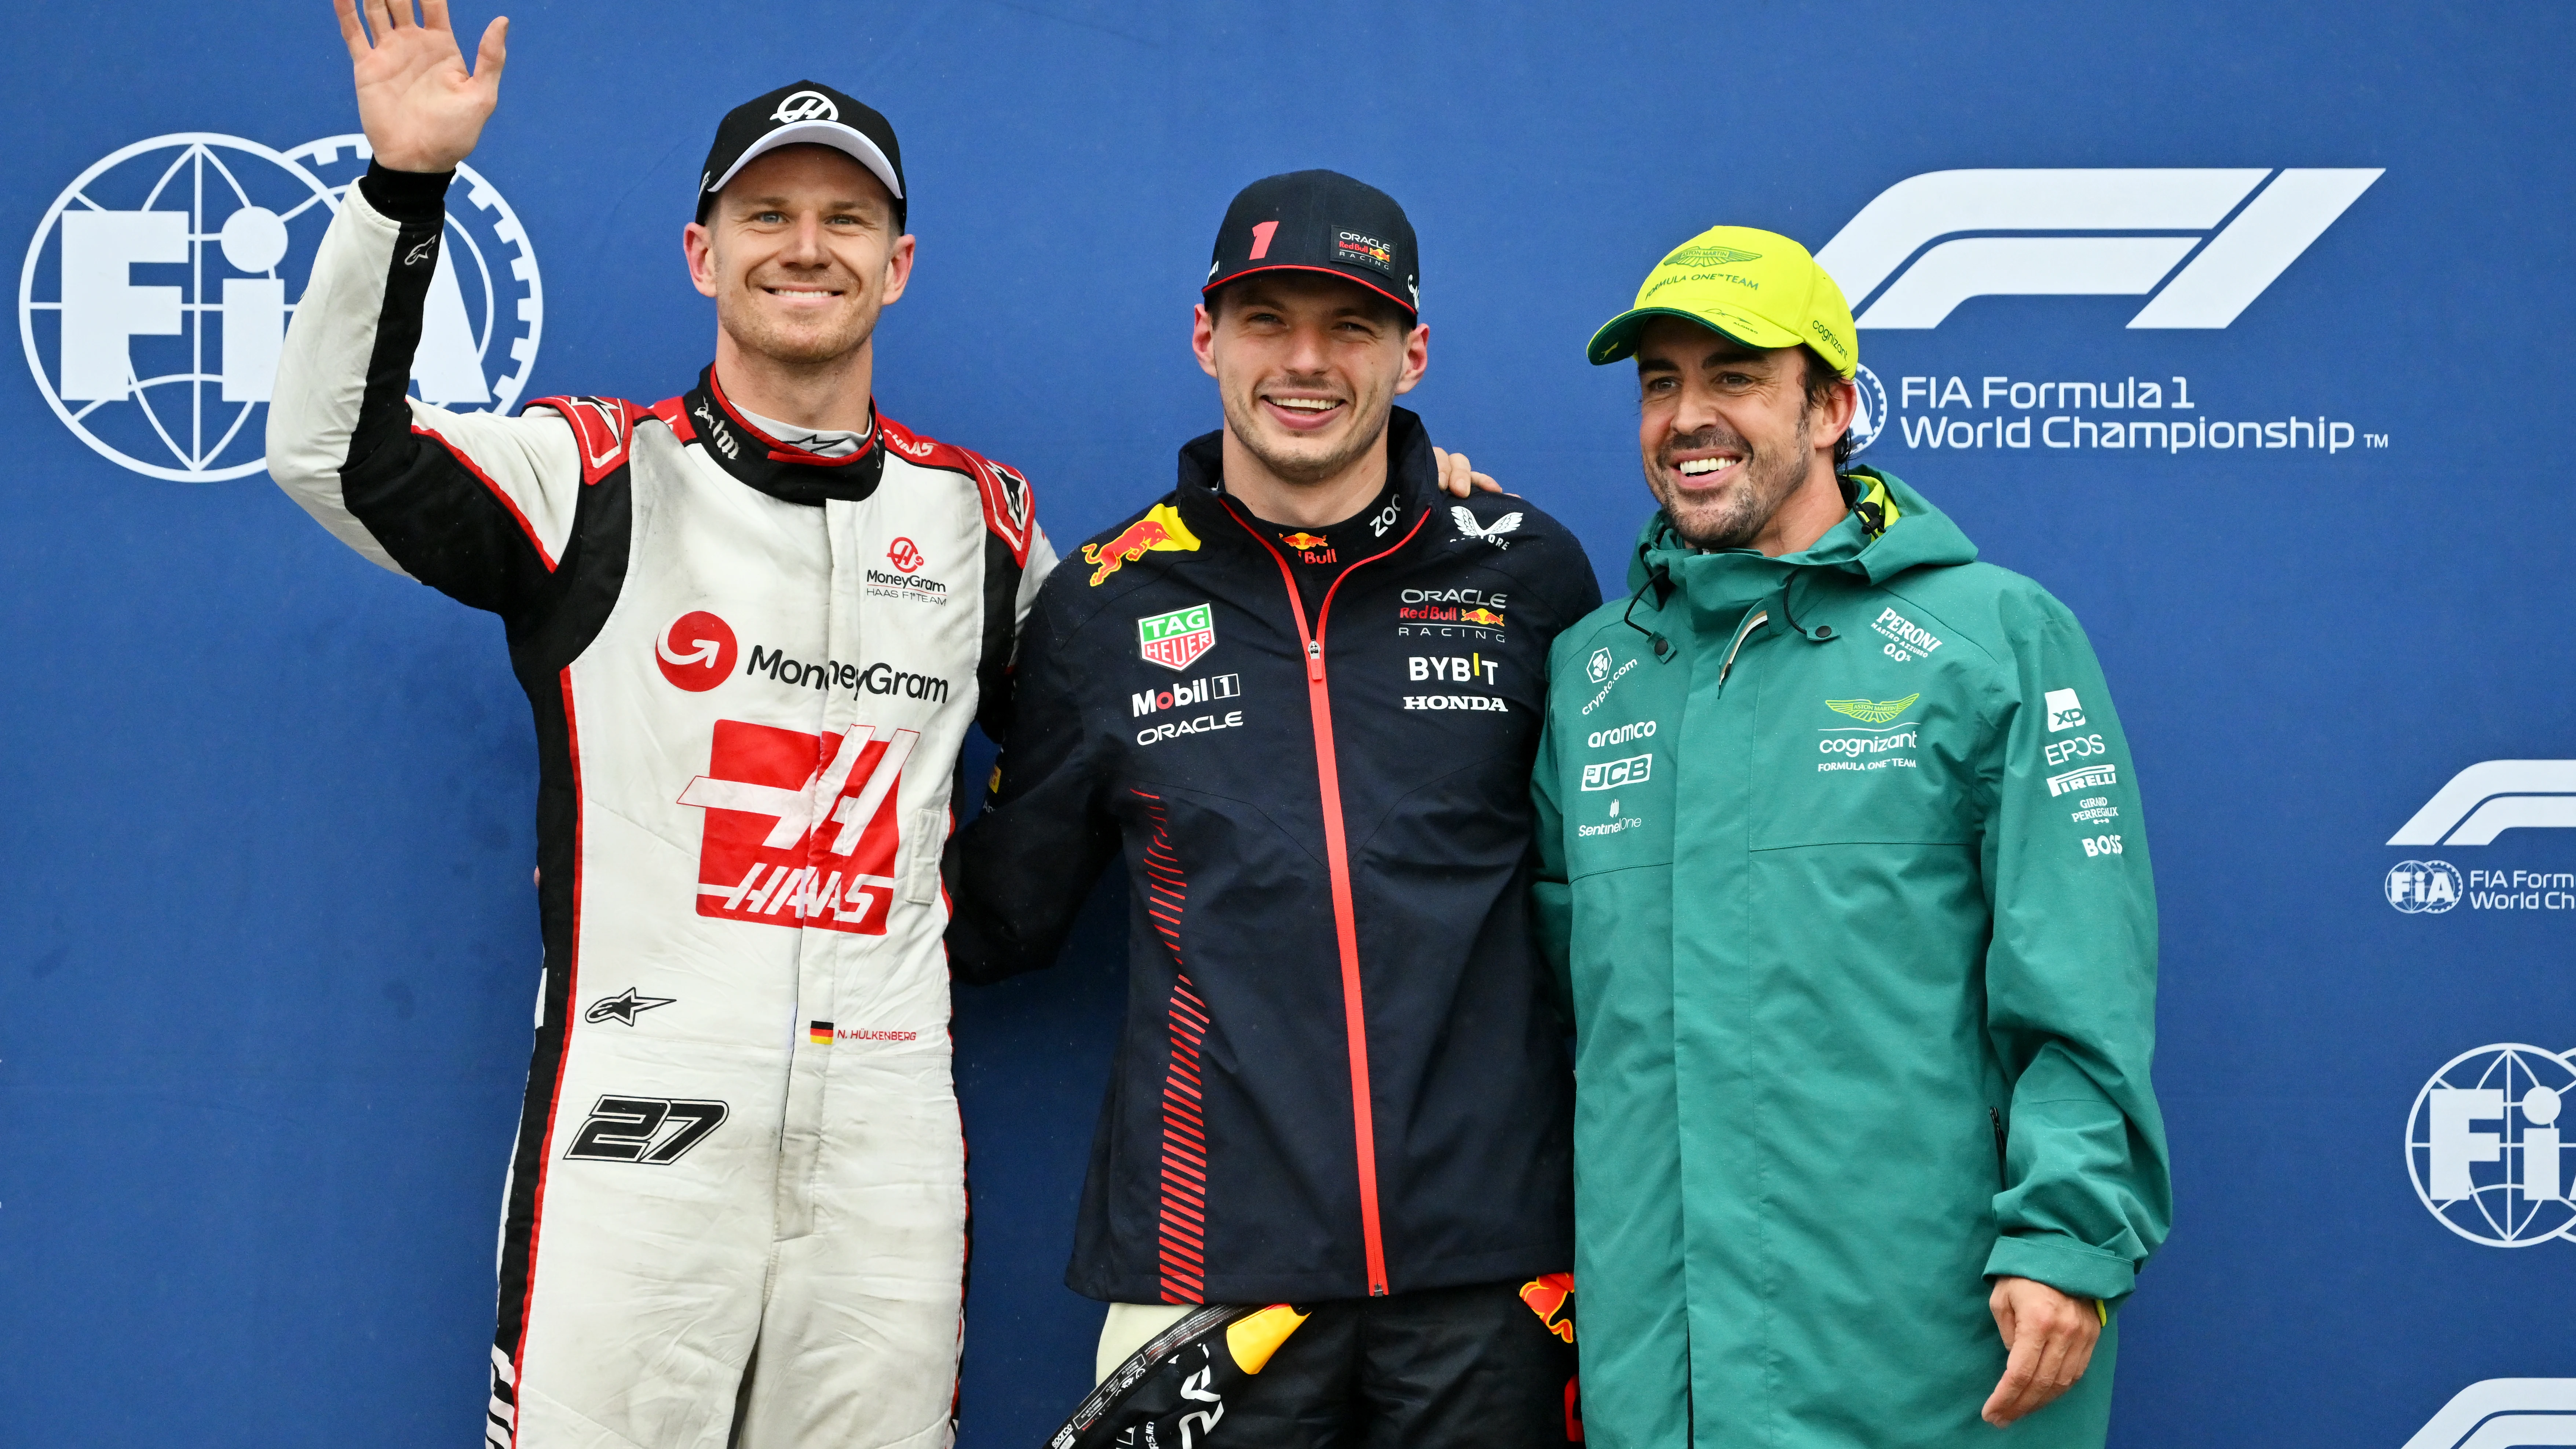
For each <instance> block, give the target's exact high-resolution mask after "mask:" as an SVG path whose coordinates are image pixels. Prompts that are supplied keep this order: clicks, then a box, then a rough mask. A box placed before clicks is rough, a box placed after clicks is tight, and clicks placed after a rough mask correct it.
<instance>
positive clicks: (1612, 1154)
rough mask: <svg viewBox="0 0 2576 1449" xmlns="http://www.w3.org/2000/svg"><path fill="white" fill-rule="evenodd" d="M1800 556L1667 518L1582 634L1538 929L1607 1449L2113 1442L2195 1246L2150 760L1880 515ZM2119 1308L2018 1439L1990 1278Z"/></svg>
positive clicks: (1571, 657) (2047, 645)
mask: <svg viewBox="0 0 2576 1449" xmlns="http://www.w3.org/2000/svg"><path fill="white" fill-rule="evenodd" d="M1845 487H1846V491H1847V493H1848V494H1849V495H1851V496H1853V497H1854V501H1855V503H1856V505H1857V506H1856V507H1855V509H1854V511H1853V513H1852V514H1851V515H1850V516H1849V517H1846V518H1845V519H1844V520H1843V521H1842V522H1841V523H1839V524H1837V525H1836V526H1835V527H1834V528H1833V529H1832V530H1831V531H1830V532H1828V533H1826V535H1825V536H1824V537H1823V538H1822V539H1820V540H1818V541H1817V543H1816V545H1815V547H1813V548H1811V549H1809V550H1807V551H1806V552H1804V553H1799V554H1792V555H1789V556H1787V557H1784V558H1778V559H1769V558H1764V557H1762V556H1761V555H1760V554H1757V553H1751V552H1743V551H1735V552H1721V553H1707V554H1703V553H1698V552H1695V551H1693V550H1692V549H1691V548H1690V547H1689V546H1688V545H1686V544H1684V543H1682V541H1681V540H1680V539H1679V538H1678V537H1677V536H1675V535H1674V534H1673V533H1672V531H1671V529H1670V527H1669V525H1668V524H1667V523H1666V521H1665V519H1664V516H1663V515H1662V514H1660V513H1658V514H1657V515H1656V516H1655V518H1654V519H1653V520H1652V521H1651V522H1649V523H1648V524H1647V526H1646V530H1645V533H1644V536H1643V538H1642V539H1641V541H1640V542H1639V545H1638V551H1637V561H1636V564H1635V566H1634V567H1633V568H1632V569H1631V571H1630V585H1631V587H1632V588H1633V589H1635V590H1636V591H1637V592H1636V595H1635V597H1634V598H1633V599H1632V600H1622V601H1619V602H1615V603H1611V604H1605V605H1604V606H1602V608H1601V609H1600V610H1599V611H1598V612H1596V613H1594V614H1592V615H1590V616H1588V617H1587V618H1585V619H1584V620H1583V621H1582V622H1581V623H1579V624H1578V625H1576V626H1575V627H1574V628H1571V629H1568V630H1567V631H1566V632H1565V633H1563V634H1562V635H1560V636H1558V638H1557V641H1556V646H1555V650H1554V653H1553V655H1552V657H1551V661H1550V676H1551V683H1550V685H1549V696H1548V721H1547V729H1546V733H1545V735H1544V736H1543V738H1542V741H1541V744H1540V747H1539V755H1538V766H1537V775H1536V794H1537V798H1538V807H1539V828H1538V839H1539V842H1540V844H1539V855H1540V866H1539V871H1538V877H1539V879H1538V884H1537V886H1536V898H1537V904H1538V915H1539V922H1540V932H1541V935H1542V937H1543V939H1544V941H1545V944H1546V948H1547V950H1548V951H1549V953H1550V955H1551V957H1552V958H1553V959H1554V960H1555V961H1556V962H1558V963H1561V965H1562V967H1563V968H1564V971H1565V974H1564V976H1563V977H1562V978H1561V979H1562V980H1563V981H1564V982H1565V984H1566V986H1567V987H1568V989H1569V990H1570V992H1571V996H1572V1006H1573V1014H1574V1021H1575V1032H1576V1048H1575V1050H1576V1082H1577V1086H1576V1109H1575V1110H1576V1116H1575V1222H1576V1235H1577V1247H1576V1261H1575V1281H1576V1283H1577V1284H1579V1285H1580V1289H1581V1292H1582V1295H1583V1326H1582V1330H1581V1347H1582V1352H1583V1364H1582V1368H1583V1401H1584V1408H1585V1428H1586V1431H1587V1434H1588V1442H1589V1443H1590V1444H1591V1445H1592V1446H1593V1449H1679V1446H1684V1445H1698V1446H1725V1449H1734V1446H1739V1445H1741V1446H1748V1449H1749V1446H1756V1445H1758V1446H1763V1449H1810V1446H1817V1449H1821V1446H1828V1445H1830V1446H1849V1449H1898V1446H1915V1445H1925V1446H1931V1445H1939V1446H1950V1445H1958V1446H1968V1445H1976V1446H1992V1445H1995V1444H1998V1443H2006V1444H2017V1445H2022V1446H2038V1445H2047V1446H2060V1445H2066V1446H2072V1445H2086V1446H2099V1445H2100V1444H2101V1443H2102V1442H2103V1437H2104V1434H2105V1433H2106V1431H2107V1426H2108V1416H2109V1409H2110V1398H2111V1376H2112V1367H2113V1362H2114V1360H2115V1359H2116V1357H2117V1350H2118V1328H2117V1324H2118V1316H2117V1308H2118V1305H2119V1302H2120V1300H2121V1299H2123V1298H2124V1297H2125V1296H2126V1295H2127V1294H2128V1293H2129V1291H2130V1289H2131V1287H2132V1286H2133V1283H2134V1278H2135V1275H2136V1273H2137V1270H2138V1267H2139V1265H2140V1264H2141V1263H2143V1262H2145V1260H2146V1257H2147V1255H2148V1254H2149V1253H2151V1252H2153V1251H2154V1250H2155V1248H2156V1245H2157V1244H2158V1243H2159V1242H2160V1241H2162V1240H2163V1238H2164V1236H2165V1230H2166V1227H2167V1225H2168V1223H2169V1222H2170V1221H2171V1217H2172V1193H2171V1186H2170V1182H2169V1180H2168V1176H2167V1163H2166V1156H2165V1137H2164V1126H2163V1121H2162V1118H2161V1116H2160V1114H2159V1113H2158V1111H2157V1108H2156V1100H2155V1096H2154V1090H2153V1088H2152V1086H2151V1085H2150V1083H2149V1081H2148V1059H2149V1057H2150V1056H2151V1054H2152V1052H2153V1047H2154V1039H2155V976H2156V909H2155V890H2154V884H2153V880H2152V877H2151V874H2150V872H2149V870H2148V863H2147V839H2146V834H2145V831H2144V826H2143V824H2142V822H2141V820H2140V818H2139V811H2138V792H2137V782H2136V780H2135V779H2134V778H2133V775H2132V771H2131V768H2130V763H2129V749H2128V742H2127V740H2126V739H2125V738H2124V737H2123V736H2122V735H2121V732H2120V724H2119V721H2118V719H2117V718H2116V717H2115V716H2114V715H2113V713H2112V710H2111V697H2110V692H2109V690H2108V689H2106V688H2105V687H2104V684H2103V681H2102V671H2101V666H2100V665H2099V664H2098V663H2096V662H2095V660H2094V657H2093V650H2092V646H2091V645H2090V644H2088V643H2087V642H2086V640H2085V637H2084V631H2083V629H2082V628H2081V627H2080V626H2079V625H2078V624H2077V623H2076V622H2075V618H2074V616H2073V615H2072V614H2070V613H2068V612H2067V610H2066V608H2065V606H2064V605H2062V604H2060V603H2058V602H2057V600H2055V599H2053V598H2051V597H2050V596H2049V595H2048V594H2047V592H2046V591H2044V590H2042V589H2041V588H2040V587H2039V586H2038V585H2036V584H2034V583H2032V582H2031V581H2030V580H2028V579H2025V578H2023V577H2021V576H2020V575H2018V574H2014V573H2010V572H2007V571H2006V570H2003V569H2000V568H1996V567H1993V566H1992V565H1989V564H1980V563H1976V562H1974V560H1975V558H1976V552H1977V551H1976V547H1975V545H1973V544H1971V543H1969V542H1968V540H1967V538H1966V536H1965V535H1963V534H1961V533H1960V531H1959V529H1958V527H1957V525H1955V524H1953V523H1952V522H1951V521H1950V520H1949V519H1948V518H1947V517H1945V516H1943V515H1942V514H1941V513H1940V511H1939V510H1937V509H1935V508H1933V507H1932V506H1931V505H1930V504H1929V503H1926V502H1925V501H1924V500H1923V499H1922V497H1921V496H1920V495H1918V494H1916V493H1915V492H1914V491H1913V490H1912V489H1910V488H1907V487H1906V486H1905V485H1904V484H1903V483H1900V482H1898V481H1897V480H1896V479H1894V478H1891V477H1887V476H1886V475H1884V474H1880V473H1877V472H1875V471H1873V470H1870V469H1866V468H1862V469H1855V470H1853V471H1852V472H1851V473H1850V474H1848V475H1847V476H1846V480H1845ZM2003 1275H2013V1276H2019V1277H2025V1278H2033V1279H2037V1280H2038V1281H2040V1282H2043V1283H2047V1284H2051V1285H2053V1286H2055V1287H2057V1288H2060V1289H2062V1290H2064V1291H2066V1292H2068V1293H2072V1294H2076V1295H2079V1296H2083V1297H2088V1298H2099V1299H2102V1300H2106V1302H2107V1303H2108V1304H2109V1305H2110V1307H2111V1310H2112V1312H2111V1325H2112V1326H2111V1327H2109V1328H2106V1329H2105V1330H2104V1332H2103V1335H2102V1339H2101V1344H2100V1346H2099V1347H2098V1348H2097V1349H2096V1350H2095V1352H2094V1355H2093V1361H2092V1367H2091V1369H2090V1371H2089V1372H2088V1373H2087V1374H2086V1375H2085V1377H2084V1379H2083V1381H2082V1382H2081V1383H2079V1384H2077V1385H2076V1386H2075V1387H2074V1388H2073V1389H2072V1390H2070V1391H2069V1392H2068V1393H2067V1394H2066V1396H2065V1397H2064V1398H2062V1399H2060V1400H2059V1401H2058V1402H2056V1403H2054V1404H2052V1405H2050V1406H2048V1407H2046V1408H2044V1409H2041V1410H2040V1411H2038V1412H2037V1413H2035V1414H2033V1415H2031V1416H2030V1417H2028V1418H2026V1419H2024V1420H2022V1421H2021V1422H2020V1423H2019V1424H2017V1425H2015V1426H2013V1427H2012V1428H2011V1429H2010V1430H2009V1431H2007V1432H2006V1433H2005V1434H2004V1435H2003V1436H2001V1437H1998V1436H1997V1434H1996V1431H1995V1430H1994V1429H1992V1428H1991V1427H1989V1426H1988V1425H1986V1424H1985V1423H1983V1422H1982V1421H1981V1420H1980V1419H1979V1418H1978V1410H1979V1409H1980V1408H1981V1407H1982V1406H1983V1405H1984V1403H1985V1400H1986V1397H1987V1395H1988V1394H1989V1393H1991V1392H1992V1391H1993V1389H1994V1386H1995V1381H1996V1380H1997V1378H1999V1377H2000V1376H2001V1375H2002V1373H2003V1368H2004V1359H2005V1352H2004V1345H2003V1342H2002V1339H2001V1338H2000V1337H1999V1336H1998V1334H1997V1333H1996V1330H1995V1325H1994V1320H1993V1318H1992V1317H1991V1315H1990V1314H1989V1313H1988V1311H1987V1307H1986V1299H1987V1294H1988V1293H1989V1291H1990V1290H1991V1287H1992V1284H1991V1281H1990V1280H1991V1279H1992V1278H1993V1277H1997V1276H2003Z"/></svg>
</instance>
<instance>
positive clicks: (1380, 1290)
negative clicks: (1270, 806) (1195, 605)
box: [1225, 507, 1430, 1298]
mask: <svg viewBox="0 0 2576 1449" xmlns="http://www.w3.org/2000/svg"><path fill="white" fill-rule="evenodd" d="M1225 512H1226V516H1227V517H1228V518H1231V519H1233V520H1234V521H1235V522H1236V523H1238V524H1241V525H1242V527H1243V531H1244V532H1246V533H1249V534H1251V535H1252V539H1253V542H1255V543H1258V544H1260V545H1261V546H1262V547H1263V548H1265V549H1268V550H1269V552H1270V557H1271V559H1272V561H1273V562H1275V563H1277V564H1278V565H1279V577H1280V578H1281V579H1282V580H1283V581H1285V582H1286V583H1287V585H1288V612H1289V615H1290V616H1291V617H1292V618H1294V619H1295V620H1296V621H1297V642H1298V643H1300V644H1302V645H1304V646H1305V649H1306V713H1307V715H1308V717H1309V718H1311V719H1312V720H1313V721H1314V724H1315V782H1316V784H1317V785H1319V786H1321V787H1322V792H1323V797H1324V865H1325V868H1326V870H1327V871H1328V872H1329V873H1330V875H1331V876H1332V882H1333V934H1334V936H1335V938H1336V939H1337V940H1338V942H1339V944H1340V946H1341V957H1342V1031H1343V1035H1344V1036H1345V1037H1346V1038H1347V1039H1348V1041H1349V1043H1350V1054H1351V1134H1352V1138H1353V1140H1354V1143H1355V1147H1356V1156H1357V1157H1358V1159H1359V1173H1360V1241H1361V1242H1362V1243H1363V1244H1364V1245H1365V1246H1366V1249H1367V1252H1368V1291H1369V1296H1370V1297H1371V1298H1384V1297H1385V1296H1386V1293H1387V1287H1386V1235H1385V1233H1384V1232H1383V1231H1381V1230H1380V1228H1379V1226H1378V1212H1377V1126H1376V1122H1375V1118H1374V1114H1373V1113H1372V1112H1371V1110H1370V1108H1369V1056H1368V1009H1367V1006H1366V1004H1365V1003H1364V1002H1363V1001H1362V1000H1361V999H1360V937H1359V924H1358V921H1357V918H1356V915H1355V913H1354V912H1353V910H1352V908H1351V852H1350V845H1349V842H1348V841H1347V840H1346V839H1345V837H1344V836H1343V834H1342V772H1341V765H1340V764H1339V762H1338V761H1337V760H1336V759H1335V758H1334V755H1333V693H1332V688H1331V685H1330V683H1329V682H1328V681H1327V680H1326V679H1325V678H1324V631H1325V630H1326V629H1327V628H1329V627H1330V626H1331V624H1332V621H1333V595H1334V594H1336V593H1338V592H1340V591H1341V587H1342V580H1344V579H1347V578H1349V577H1350V576H1351V575H1352V574H1353V573H1356V572H1357V571H1358V570H1359V569H1360V568H1361V567H1362V566H1364V565H1367V564H1373V563H1375V562H1377V561H1378V560H1379V559H1382V558H1384V557H1386V556H1387V555H1388V554H1391V553H1393V552H1395V551H1396V550H1397V549H1400V548H1402V547H1404V546H1405V545H1406V544H1408V543H1411V542H1412V541H1413V536H1414V535H1415V534H1417V533H1420V532H1421V531H1422V520H1423V518H1428V517H1429V516H1430V515H1429V514H1428V513H1425V514H1423V515H1421V516H1420V517H1417V518H1415V519H1414V520H1413V527H1411V528H1408V529H1406V530H1405V531H1404V537H1402V538H1399V539H1397V540H1396V541H1395V542H1393V543H1391V544H1388V545H1387V546H1386V547H1385V548H1382V549H1380V550H1378V551H1377V552H1376V553H1373V554H1370V555H1369V556H1368V557H1367V558H1364V559H1361V560H1360V561H1359V562H1358V563H1354V564H1352V565H1351V566H1350V567H1349V568H1346V569H1344V570H1342V571H1341V572H1340V573H1338V574H1336V575H1334V576H1333V582H1332V586H1331V587H1329V588H1327V589H1325V590H1324V602H1323V605H1322V607H1320V608H1318V609H1317V610H1316V611H1315V629H1314V632H1313V633H1311V634H1310V633H1308V632H1307V630H1306V597H1305V595H1303V594H1301V593H1299V592H1298V590H1297V571H1296V570H1294V569H1292V568H1290V567H1289V566H1288V558H1287V555H1285V554H1282V553H1281V552H1280V551H1279V550H1278V549H1277V548H1275V547H1273V546H1272V544H1271V542H1270V540H1268V539H1266V538H1263V537H1262V536H1261V531H1260V530H1259V529H1257V528H1254V527H1253V526H1252V525H1251V524H1250V523H1248V522H1245V520H1244V518H1243V515H1241V514H1239V513H1237V512H1235V511H1234V509H1233V508H1231V507H1228V508H1227V509H1226V511H1225Z"/></svg>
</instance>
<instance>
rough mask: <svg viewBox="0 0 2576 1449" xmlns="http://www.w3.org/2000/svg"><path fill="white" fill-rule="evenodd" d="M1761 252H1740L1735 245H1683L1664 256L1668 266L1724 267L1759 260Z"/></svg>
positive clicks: (1665, 263) (1664, 261) (1664, 263)
mask: <svg viewBox="0 0 2576 1449" xmlns="http://www.w3.org/2000/svg"><path fill="white" fill-rule="evenodd" d="M1760 260H1762V254H1761V253H1760V252H1740V251H1737V250H1736V249H1735V248H1733V247H1683V248H1681V249H1680V250H1679V251H1676V252H1674V253H1673V254H1672V255H1671V256H1668V257H1666V258H1664V260H1663V265H1665V266H1668V267H1722V266H1725V265H1726V264H1727V263H1728V262H1758V261H1760Z"/></svg>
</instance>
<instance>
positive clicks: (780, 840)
mask: <svg viewBox="0 0 2576 1449" xmlns="http://www.w3.org/2000/svg"><path fill="white" fill-rule="evenodd" d="M920 739H921V734H920V732H919V731H917V730H896V731H895V732H894V734H893V736H892V737H891V738H888V739H878V738H877V731H876V729H875V728H874V727H873V726H870V725H864V724H856V725H852V726H850V729H849V732H848V733H846V734H841V735H828V734H825V735H809V734H803V733H800V732H798V731H796V730H783V729H777V728H774V727H772V726H769V725H758V724H746V723H744V722H743V721H741V720H730V719H722V720H718V721H716V727H715V737H714V740H713V743H712V744H711V746H710V748H709V752H708V762H707V773H705V774H703V775H700V776H699V777H698V778H696V779H694V780H692V781H690V782H689V788H688V789H686V790H684V791H682V792H680V803H681V804H683V805H692V806H696V807H699V808H701V809H703V810H705V811H706V812H707V814H706V825H705V832H704V835H703V836H702V839H701V844H700V846H699V851H698V914H699V915H702V916H716V917H719V918H721V919H724V920H729V921H750V922H753V923H756V924H759V925H765V926H810V927H814V928H816V929H818V930H825V931H849V932H853V933H855V934H858V935H862V936H882V935H884V934H885V930H886V916H887V914H888V912H889V911H890V910H891V908H892V906H893V902H894V886H895V861H896V858H897V855H898V853H899V849H900V847H901V845H902V840H901V832H900V831H899V829H898V828H897V826H896V823H895V822H896V814H895V801H896V798H897V796H898V794H899V793H900V792H899V790H898V786H900V784H901V783H902V778H903V766H904V761H906V760H907V759H909V758H911V756H912V749H913V746H914V745H915V744H916V743H918V742H919V741H920Z"/></svg>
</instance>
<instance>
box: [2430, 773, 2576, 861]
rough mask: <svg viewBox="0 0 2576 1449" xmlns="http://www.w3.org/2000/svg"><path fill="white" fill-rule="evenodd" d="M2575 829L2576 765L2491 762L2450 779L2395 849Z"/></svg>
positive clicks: (2479, 842)
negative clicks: (2517, 832) (2516, 832)
mask: <svg viewBox="0 0 2576 1449" xmlns="http://www.w3.org/2000/svg"><path fill="white" fill-rule="evenodd" d="M2569 827H2576V760H2486V761H2482V762H2480V763H2478V764H2474V765H2471V766H2469V767H2468V768H2467V769H2465V770H2462V771H2461V772H2460V773H2458V774H2456V775H2453V776H2452V777H2451V783H2449V784H2447V785H2444V786H2443V787H2442V788H2441V789H2439V790H2436V791H2434V792H2433V798H2432V799H2430V800H2427V801H2425V802H2424V808H2423V809H2421V810H2418V811H2416V812H2415V816H2414V818H2413V819H2411V820H2409V821H2407V822H2406V823H2405V824H2404V825H2401V826H2399V827H2398V828H2397V833H2396V834H2395V835H2392V836H2390V837H2388V843H2389V844H2391V845H2488V844H2492V843H2493V842H2494V841H2495V838H2496V837H2497V836H2499V835H2502V834H2503V833H2504V832H2506V831H2508V830H2532V829H2550V828H2560V829H2564V828H2569Z"/></svg>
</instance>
